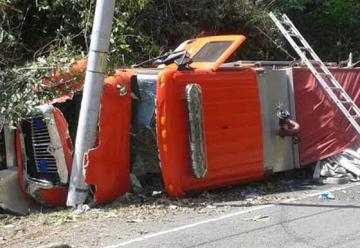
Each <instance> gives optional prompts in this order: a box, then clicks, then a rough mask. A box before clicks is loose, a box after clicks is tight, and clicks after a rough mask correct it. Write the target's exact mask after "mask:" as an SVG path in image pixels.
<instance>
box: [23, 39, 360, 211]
mask: <svg viewBox="0 0 360 248" xmlns="http://www.w3.org/2000/svg"><path fill="white" fill-rule="evenodd" d="M244 40H245V37H244V36H241V35H238V36H237V35H233V36H217V37H205V38H199V39H195V40H190V41H186V42H184V43H183V44H182V45H181V47H179V48H178V49H177V50H178V51H179V50H182V49H184V50H186V51H187V53H188V54H187V56H188V57H190V58H191V59H192V62H191V61H190V62H189V63H188V64H185V65H184V64H181V63H182V62H183V61H184V58H185V55H184V57H183V58H180V59H183V61H177V62H176V64H175V63H171V64H169V65H167V66H165V67H163V68H133V69H124V70H118V71H117V72H116V73H115V75H114V76H111V77H109V78H107V79H106V80H105V81H104V91H103V95H102V100H101V107H100V116H99V124H98V126H99V130H98V138H97V146H96V147H94V148H93V149H91V150H89V151H88V153H87V154H86V156H85V158H84V168H85V181H86V183H88V184H89V185H91V186H92V187H91V189H92V190H91V192H92V195H93V197H94V200H95V202H96V203H104V202H109V201H111V200H114V199H115V198H117V197H118V196H120V195H122V194H124V193H125V192H129V191H130V190H131V187H130V179H129V175H130V173H135V174H136V172H134V165H133V164H134V163H135V162H134V161H135V160H136V159H133V157H135V158H139V157H141V156H140V155H139V153H138V152H134V150H136V147H135V149H134V147H133V145H132V139H133V138H132V137H133V136H134V129H136V130H137V131H138V133H140V132H141V131H142V130H145V129H146V130H152V131H151V132H155V134H154V135H155V137H156V140H155V143H156V149H155V150H153V152H152V153H153V154H152V155H153V157H156V158H157V157H158V159H159V161H158V162H159V163H158V164H157V165H156V166H158V167H159V168H158V169H159V171H161V178H162V181H163V184H164V188H165V190H166V192H167V193H168V194H169V195H170V196H182V195H184V194H186V193H187V192H190V191H194V190H201V189H206V188H216V187H222V186H225V185H230V184H235V183H241V182H247V181H251V180H257V179H261V178H264V177H265V176H266V175H268V174H271V173H275V172H280V171H286V170H291V169H294V168H299V167H301V166H306V165H308V164H310V163H312V162H316V161H317V160H320V159H324V158H326V157H328V156H331V155H334V154H336V153H338V152H340V151H342V150H343V149H345V148H347V147H349V146H352V145H353V144H354V143H355V142H356V135H355V133H354V132H353V130H352V129H351V127H350V125H349V124H348V123H347V122H346V121H345V119H344V118H343V117H342V114H341V113H340V112H339V111H337V110H336V107H335V105H334V104H332V102H331V100H329V99H328V98H327V97H326V96H325V94H324V93H323V92H322V90H321V88H320V87H319V86H317V84H316V82H315V80H314V78H313V77H312V76H311V74H310V72H309V71H308V70H307V69H304V68H295V67H289V66H280V67H279V66H274V65H273V66H271V67H267V66H255V65H254V64H252V65H248V64H241V63H239V62H231V63H229V62H228V59H229V58H230V57H231V55H233V54H234V52H235V51H236V50H237V49H238V48H239V46H240V45H241V44H242V43H243V41H244ZM333 72H334V74H335V76H336V77H338V78H339V81H340V82H341V83H342V84H343V85H344V86H345V89H346V90H349V91H350V95H351V96H353V97H354V99H355V101H357V102H358V101H360V99H359V93H358V92H360V89H359V87H360V82H358V81H359V80H360V70H358V69H351V70H350V69H347V70H345V69H336V70H333ZM350 82H351V83H350ZM137 91H138V92H139V94H138V95H136V92H137ZM134 99H135V100H134ZM68 101H70V102H71V101H73V100H68ZM135 101H136V102H137V103H136V104H135V103H134V102H135ZM359 103H360V102H359ZM278 108H284V109H286V110H288V112H289V117H290V118H291V119H292V120H293V121H296V122H298V124H299V125H300V133H299V134H298V136H299V137H296V138H299V140H300V143H299V144H298V143H297V142H295V139H294V138H295V137H287V136H285V137H281V136H280V135H279V118H278V116H277V111H278ZM52 111H53V114H54V116H55V117H54V118H55V120H56V125H57V130H58V135H59V137H61V144H62V149H63V153H64V154H65V155H64V157H65V158H66V165H67V167H66V168H67V169H68V171H67V173H70V171H71V170H70V166H71V162H70V161H71V156H70V155H69V154H71V151H72V149H71V142H68V138H66V137H67V135H68V134H67V133H68V130H67V129H66V125H64V124H59V123H60V122H64V120H65V119H66V113H65V112H64V116H65V117H60V116H61V115H60V114H59V113H58V112H57V111H59V110H58V108H53V110H52ZM138 117H139V118H138ZM151 119H153V120H155V123H156V125H155V126H154V127H153V129H151V125H150V120H151ZM67 121H69V118H68V119H67ZM294 123H295V122H294ZM27 132H29V130H28V131H27ZM151 132H150V133H151ZM22 133H24V130H22V131H20V132H19V133H18V139H17V140H18V142H17V154H18V156H17V158H18V168H19V174H21V175H22V176H21V177H20V180H21V184H22V185H23V187H24V190H25V191H26V192H27V193H28V194H30V195H31V196H32V197H34V198H35V199H36V200H37V201H39V202H41V203H45V204H48V205H58V204H63V203H64V200H65V198H64V196H65V195H66V189H67V181H66V182H65V181H63V182H61V180H57V181H56V183H52V185H53V188H47V189H46V190H44V189H41V188H38V190H39V191H37V192H38V193H36V194H35V195H34V192H33V191H31V190H29V188H28V187H27V186H26V185H27V181H26V178H28V174H29V172H28V171H27V170H25V169H24V168H25V167H26V166H24V165H26V164H27V167H28V166H29V165H30V164H29V155H28V154H29V153H31V152H30V150H31V149H33V148H31V147H28V149H27V150H26V149H24V144H22V143H24V141H21V140H22V139H24V138H22V137H21V135H22ZM30 133H31V131H30ZM71 133H72V132H71V130H70V134H71ZM289 133H291V132H289ZM25 135H26V134H25ZM296 135H297V134H296ZM50 136H51V135H50ZM50 138H51V137H50ZM73 139H74V138H73ZM25 140H26V138H25ZM73 141H74V140H73ZM52 142H53V141H52V140H51V139H50V142H47V144H48V146H49V147H51V144H52ZM30 143H31V142H30ZM132 151H133V152H132ZM131 152H132V153H131ZM131 154H132V155H131ZM134 154H135V155H134ZM69 156H70V158H69ZM30 157H31V156H30ZM36 163H37V164H36ZM143 164H144V163H143ZM32 166H35V167H36V168H38V169H39V161H37V160H36V159H35V163H33V164H32ZM143 166H144V168H143V169H144V170H145V171H146V168H145V167H146V166H147V165H146V164H144V165H143ZM40 172H41V171H40ZM40 172H39V171H38V172H37V174H36V173H35V174H34V175H36V176H39V175H41V173H40ZM57 172H59V170H58V171H57ZM158 176H160V175H158ZM60 179H61V178H60ZM49 192H51V193H49Z"/></svg>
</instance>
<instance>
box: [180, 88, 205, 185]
mask: <svg viewBox="0 0 360 248" xmlns="http://www.w3.org/2000/svg"><path fill="white" fill-rule="evenodd" d="M185 99H186V107H187V111H188V118H189V145H190V158H191V166H190V168H191V172H192V175H193V177H195V178H203V177H205V176H206V175H207V171H208V164H207V157H206V142H205V133H204V114H203V107H202V106H203V102H202V92H201V86H200V85H199V84H195V83H192V84H188V85H186V88H185Z"/></svg>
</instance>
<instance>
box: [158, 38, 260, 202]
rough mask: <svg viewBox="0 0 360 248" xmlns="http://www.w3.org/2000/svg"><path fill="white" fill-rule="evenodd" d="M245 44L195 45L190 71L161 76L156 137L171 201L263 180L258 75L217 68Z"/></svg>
mask: <svg viewBox="0 0 360 248" xmlns="http://www.w3.org/2000/svg"><path fill="white" fill-rule="evenodd" d="M243 40H244V38H243V36H222V37H217V38H214V37H212V38H210V39H209V38H204V40H200V41H194V42H193V44H188V47H187V49H190V50H191V53H190V54H191V57H192V59H193V61H194V62H193V63H192V64H190V66H191V67H193V69H191V70H185V71H178V70H175V69H167V70H165V71H164V72H163V73H162V74H161V76H160V79H159V81H158V85H157V99H156V107H157V136H158V146H159V154H160V160H161V166H162V167H161V169H162V175H163V179H164V184H165V188H166V190H167V192H168V193H169V194H170V195H172V196H180V195H183V194H184V193H186V192H189V191H192V190H196V189H203V188H213V187H219V186H224V185H229V184H233V183H237V182H241V181H247V180H252V179H256V178H261V177H262V176H263V174H264V169H263V155H262V153H263V146H262V128H261V114H260V101H259V93H258V86H257V79H256V72H255V71H254V70H252V69H249V68H235V67H234V68H221V67H220V66H221V65H222V63H223V62H224V61H226V60H227V58H229V57H230V56H231V55H232V54H233V52H234V51H235V50H236V49H237V48H238V47H239V45H240V44H241V43H242V41H243ZM185 48H186V45H185Z"/></svg>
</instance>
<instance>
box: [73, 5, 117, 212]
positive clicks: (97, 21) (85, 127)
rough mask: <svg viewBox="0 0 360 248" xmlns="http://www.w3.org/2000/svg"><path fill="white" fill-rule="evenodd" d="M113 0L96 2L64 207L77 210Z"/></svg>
mask: <svg viewBox="0 0 360 248" xmlns="http://www.w3.org/2000/svg"><path fill="white" fill-rule="evenodd" d="M114 8H115V0H97V1H96V9H95V18H94V25H93V29H92V34H91V43H90V51H89V56H88V65H87V70H86V75H85V84H84V90H83V99H82V102H81V109H80V116H79V124H78V128H77V134H76V143H75V154H74V159H73V164H72V171H71V178H70V186H69V193H68V197H67V202H66V205H67V206H71V207H76V206H77V205H79V204H82V203H84V202H85V200H86V198H87V196H88V194H89V186H88V185H87V184H86V183H85V181H84V167H83V159H84V154H85V153H86V152H87V151H88V150H89V149H91V148H93V147H94V142H95V139H96V134H97V126H98V118H99V108H100V97H101V93H102V88H103V81H104V76H105V69H106V54H107V52H108V49H109V42H110V33H111V25H112V20H113V17H114Z"/></svg>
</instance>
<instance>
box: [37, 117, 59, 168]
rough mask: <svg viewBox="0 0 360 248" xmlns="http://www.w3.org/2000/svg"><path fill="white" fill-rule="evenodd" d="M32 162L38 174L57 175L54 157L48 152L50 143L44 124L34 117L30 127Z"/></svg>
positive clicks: (40, 119)
mask: <svg viewBox="0 0 360 248" xmlns="http://www.w3.org/2000/svg"><path fill="white" fill-rule="evenodd" d="M31 136H32V144H33V150H34V160H35V164H36V170H37V172H38V173H58V172H57V167H56V160H55V157H54V156H53V155H52V154H51V153H50V152H49V148H50V147H51V141H50V136H49V132H48V129H47V126H46V124H45V123H44V121H43V119H42V118H41V117H35V118H34V119H33V121H32V125H31Z"/></svg>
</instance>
